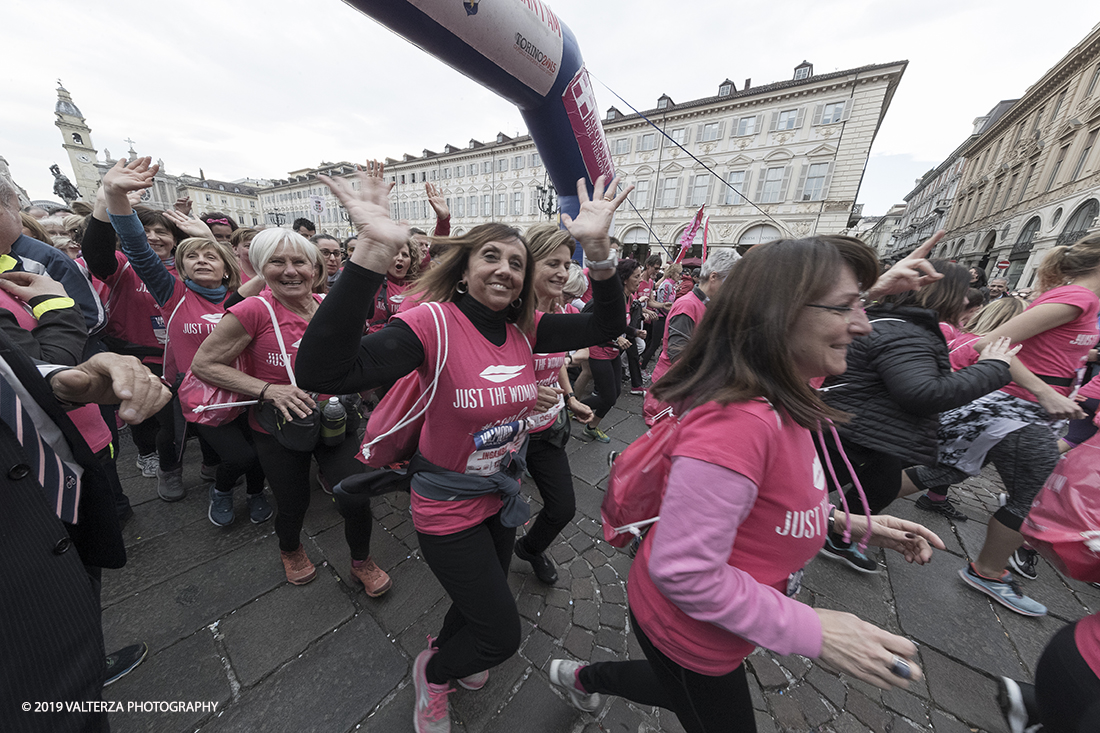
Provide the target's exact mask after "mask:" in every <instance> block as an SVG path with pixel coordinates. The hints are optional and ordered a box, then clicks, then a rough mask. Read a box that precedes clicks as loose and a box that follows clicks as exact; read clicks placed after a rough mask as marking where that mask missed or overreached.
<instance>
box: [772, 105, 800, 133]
mask: <svg viewBox="0 0 1100 733" xmlns="http://www.w3.org/2000/svg"><path fill="white" fill-rule="evenodd" d="M797 120H798V110H797V109H785V110H783V111H782V112H780V113H779V119H778V120H776V123H775V129H776V130H793V129H794V125H795V122H796V121H797Z"/></svg>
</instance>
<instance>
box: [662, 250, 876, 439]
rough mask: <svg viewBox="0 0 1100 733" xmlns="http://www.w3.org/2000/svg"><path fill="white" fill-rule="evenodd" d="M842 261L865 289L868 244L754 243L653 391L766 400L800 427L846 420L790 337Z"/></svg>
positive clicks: (670, 397) (871, 274)
mask: <svg viewBox="0 0 1100 733" xmlns="http://www.w3.org/2000/svg"><path fill="white" fill-rule="evenodd" d="M844 267H849V268H851V270H852V271H853V272H854V274H855V276H856V279H857V280H858V281H859V282H860V286H861V287H863V288H866V287H869V286H870V285H871V284H872V283H873V282H874V280H875V278H876V277H877V276H878V261H877V259H876V258H875V255H874V252H873V250H871V249H870V248H869V247H867V246H866V245H864V244H862V243H861V242H859V241H858V240H855V239H851V238H847V237H813V238H809V239H780V240H776V241H773V242H768V243H766V244H758V245H756V246H754V247H753V248H752V249H750V250H749V253H748V254H747V255H745V257H743V258H742V259H741V261H740V262H738V264H737V266H736V267H734V268H733V269H732V270H730V274H729V275H728V276H727V277H726V279H725V282H723V284H722V287H721V289H719V291H718V293H717V294H716V295H715V297H714V298H713V299H712V300H711V301H710V304H709V305H708V306H707V312H706V315H705V316H703V319H702V322H701V323H700V324H699V325H698V326H697V327H696V329H695V333H694V334H693V335H692V338H691V340H690V341H689V342H688V345H687V347H686V348H685V349H684V351H683V353H682V354H681V355H680V358H679V359H678V360H677V361H676V363H675V364H674V365H673V366H672V368H671V369H670V370H669V371H668V373H667V374H666V375H665V376H664V377H663V378H662V379H661V380H660V381H659V382H658V383H657V384H656V385H655V386H654V388H653V394H654V396H655V397H657V398H658V399H660V400H662V401H664V402H668V403H671V404H674V405H680V406H681V407H694V406H697V405H701V404H703V403H706V402H710V401H715V402H718V403H720V404H723V405H725V404H730V403H734V402H747V401H749V400H753V399H759V398H764V399H766V400H768V401H769V402H770V403H771V404H772V405H774V406H775V407H776V408H778V409H780V410H781V412H783V413H784V414H786V415H787V416H788V417H789V418H790V419H791V420H793V421H794V422H795V423H797V424H798V425H801V426H802V427H804V428H809V429H817V428H818V427H819V425H820V423H821V421H822V420H824V419H829V420H833V421H834V422H840V421H843V420H844V419H845V415H844V413H842V412H839V411H838V410H834V409H833V408H831V407H829V406H827V405H826V404H825V403H824V402H822V401H821V398H820V397H818V395H817V392H816V391H814V390H813V389H812V388H811V387H810V385H809V384H808V383H807V382H806V380H805V378H804V377H803V376H802V375H800V374H799V373H798V372H797V370H796V369H795V366H794V363H795V362H794V359H793V358H792V355H791V344H790V340H789V336H790V332H791V329H792V327H793V326H794V324H795V321H796V320H797V319H798V318H799V316H800V315H801V314H802V313H804V310H805V306H806V305H807V304H808V303H813V302H815V301H816V300H818V299H819V298H821V297H823V296H824V295H825V294H826V293H828V292H829V291H830V289H831V288H832V287H833V286H834V285H835V283H836V282H837V279H838V278H839V276H840V273H841V272H842V269H843V268H844Z"/></svg>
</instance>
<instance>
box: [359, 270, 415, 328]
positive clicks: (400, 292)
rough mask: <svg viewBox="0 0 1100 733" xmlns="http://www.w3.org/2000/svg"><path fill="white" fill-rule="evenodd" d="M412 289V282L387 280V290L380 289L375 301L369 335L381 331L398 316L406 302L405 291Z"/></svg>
mask: <svg viewBox="0 0 1100 733" xmlns="http://www.w3.org/2000/svg"><path fill="white" fill-rule="evenodd" d="M410 287H412V283H410V282H405V281H402V282H396V281H394V280H391V279H390V278H388V277H387V278H386V283H385V288H378V295H377V297H375V299H374V316H372V317H371V319H370V327H369V329H368V331H367V332H368V333H374V332H375V331H379V330H381V329H382V327H383V326H385V325H386V322H387V321H389V320H390V317H391V316H395V315H397V313H398V309H399V308H400V307H401V304H402V303H403V302H404V300H405V291H406V290H408V289H409V288H410Z"/></svg>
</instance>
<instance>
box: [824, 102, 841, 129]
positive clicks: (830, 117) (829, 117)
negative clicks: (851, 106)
mask: <svg viewBox="0 0 1100 733" xmlns="http://www.w3.org/2000/svg"><path fill="white" fill-rule="evenodd" d="M844 105H845V103H844V102H834V103H833V104H827V105H825V109H823V110H822V111H821V124H823V125H831V124H833V123H834V122H840V118H841V117H842V116H844Z"/></svg>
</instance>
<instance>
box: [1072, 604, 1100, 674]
mask: <svg viewBox="0 0 1100 733" xmlns="http://www.w3.org/2000/svg"><path fill="white" fill-rule="evenodd" d="M1073 640H1074V641H1076V642H1077V650H1078V651H1079V652H1081V656H1082V657H1083V658H1084V660H1085V661H1086V662H1088V665H1089V669H1091V670H1092V673H1093V674H1094V675H1096V676H1097V677H1100V614H1097V613H1094V614H1092V615H1091V616H1085V617H1084V618H1083V619H1081V620H1080V621H1078V622H1077V627H1076V628H1075V629H1074V630H1073Z"/></svg>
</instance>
